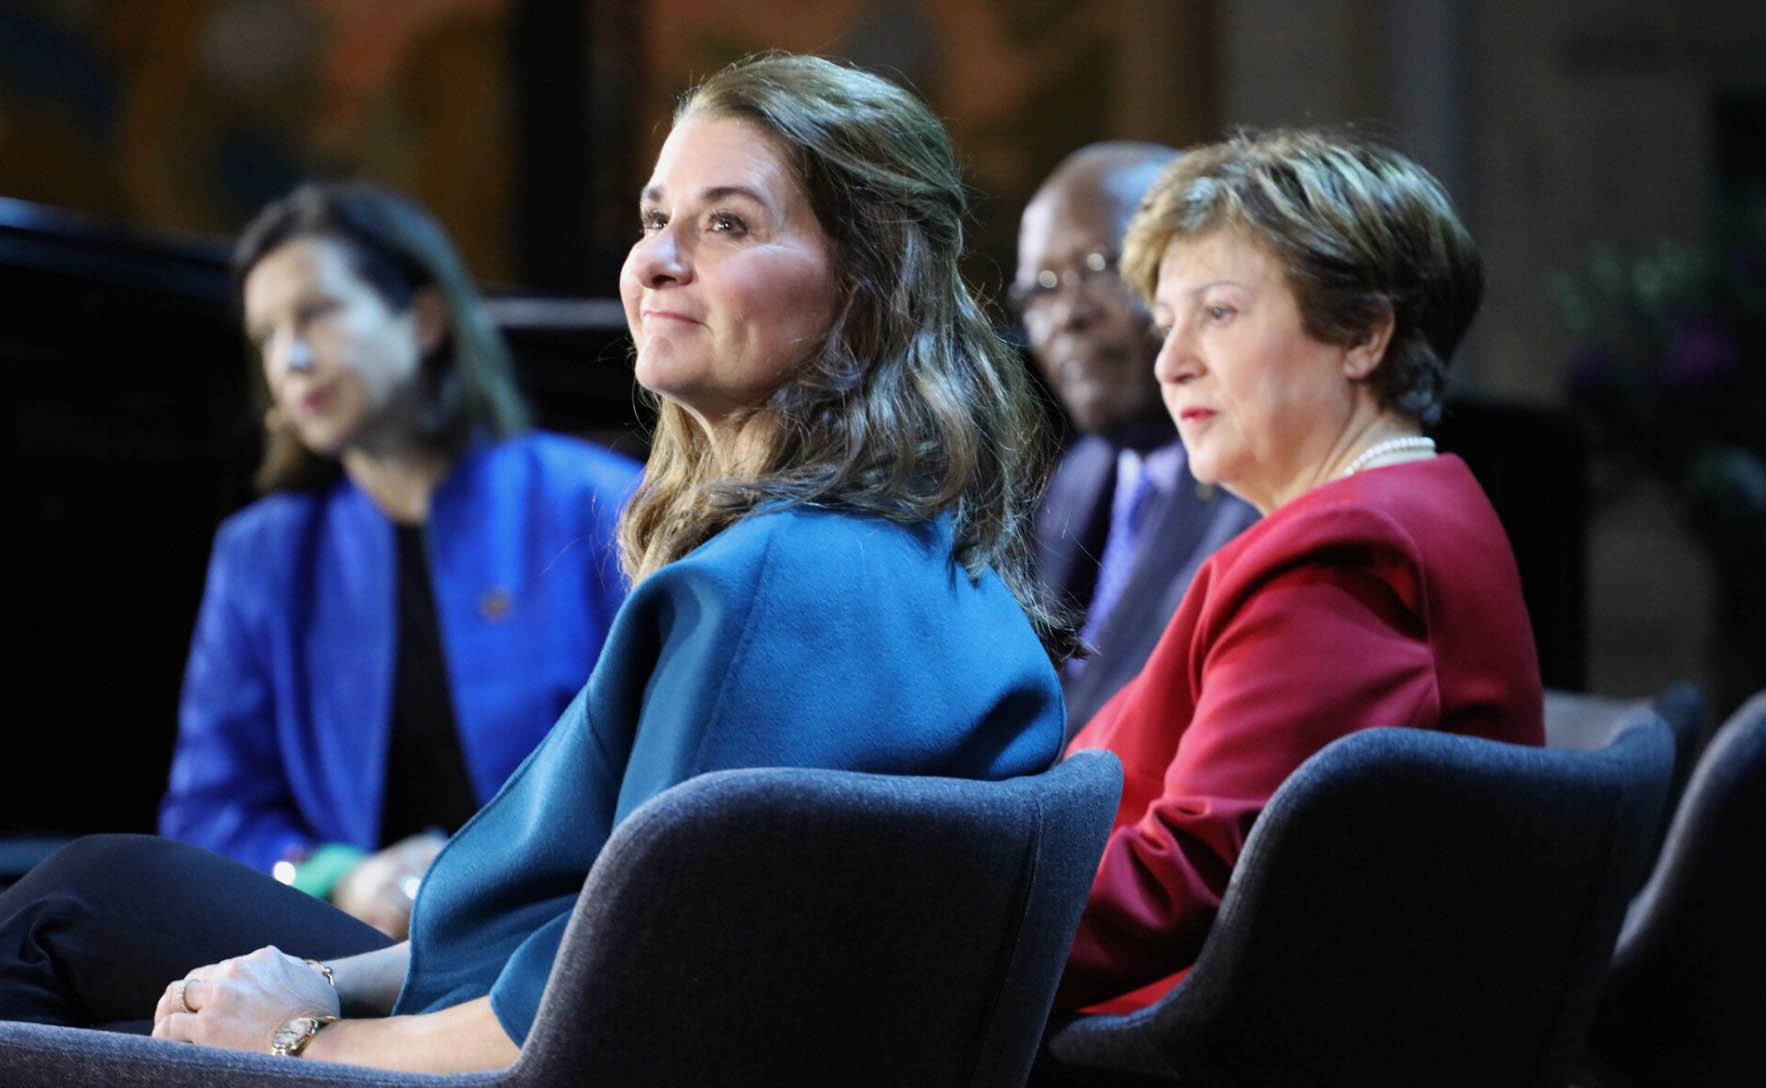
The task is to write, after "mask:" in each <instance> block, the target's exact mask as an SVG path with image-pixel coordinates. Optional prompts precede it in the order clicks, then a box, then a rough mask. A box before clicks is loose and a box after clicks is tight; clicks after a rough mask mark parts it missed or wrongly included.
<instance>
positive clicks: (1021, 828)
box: [509, 753, 1121, 1086]
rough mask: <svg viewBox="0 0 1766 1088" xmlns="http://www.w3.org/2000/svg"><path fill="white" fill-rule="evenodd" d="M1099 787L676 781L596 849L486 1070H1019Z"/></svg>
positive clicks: (733, 1079) (1090, 858) (820, 1080)
mask: <svg viewBox="0 0 1766 1088" xmlns="http://www.w3.org/2000/svg"><path fill="white" fill-rule="evenodd" d="M1120 783H1121V770H1120V766H1119V765H1118V763H1117V762H1116V759H1115V757H1114V756H1111V755H1109V754H1107V753H1096V754H1092V753H1083V754H1081V755H1078V756H1075V758H1073V759H1070V760H1067V761H1066V762H1064V763H1062V764H1060V765H1058V766H1057V767H1055V768H1054V769H1053V770H1051V771H1048V772H1046V773H1044V774H1041V775H1036V776H1030V777H1026V778H1020V779H1015V780H1011V781H1005V782H974V781H960V780H954V779H936V778H905V777H890V776H883V775H868V774H856V773H850V772H839V771H827V770H805V769H766V770H740V771H727V772H718V773H714V774H709V775H704V776H701V777H699V778H696V779H693V780H691V781H688V782H686V783H683V784H681V785H679V786H676V787H674V788H673V789H670V790H668V791H666V792H665V793H664V794H662V795H660V796H658V797H656V798H654V799H652V800H651V801H650V802H648V803H647V804H645V805H644V806H642V807H641V808H640V809H638V810H637V811H636V812H634V813H633V814H632V815H631V816H630V817H628V818H627V819H626V821H625V822H624V823H623V824H621V825H620V827H619V828H618V829H617V830H616V832H615V833H614V835H613V836H612V837H611V838H610V839H609V841H608V843H607V845H606V847H605V848H604V849H603V850H602V852H601V855H600V857H599V858H598V859H597V861H596V863H595V866H594V868H593V869H592V870H591V872H590V874H589V878H588V881H587V883H586V884H585V886H584V888H583V892H582V895H581V897H580V899H579V901H578V905H577V908H576V912H575V914H574V915H573V916H572V919H571V922H570V925H569V928H568V929H567V931H566V934H565V938H564V944H563V947H562V949H561V950H560V953H559V956H558V959H557V961H556V962H555V963H554V965H553V970H552V975H551V979H550V981H549V983H548V987H547V991H546V995H545V997H544V999H543V1001H542V1003H541V1008H540V1012H539V1015H538V1018H537V1019H536V1021H535V1024H534V1027H533V1031H532V1033H531V1034H530V1035H529V1037H528V1040H527V1044H526V1045H525V1046H524V1047H523V1051H522V1056H521V1059H520V1060H519V1062H518V1063H517V1065H516V1066H515V1067H513V1068H512V1069H511V1070H510V1074H511V1076H510V1078H509V1083H515V1084H536V1085H537V1084H546V1085H551V1084H575V1083H600V1084H695V1085H698V1084H842V1085H864V1084H891V1085H897V1084H916V1085H1014V1086H1015V1085H1020V1084H1022V1083H1023V1082H1024V1079H1025V1077H1026V1076H1027V1075H1028V1073H1029V1070H1030V1065H1031V1062H1032V1060H1033V1058H1034V1056H1035V1053H1036V1048H1037V1044H1038V1041H1039V1039H1040V1037H1041V1034H1042V1030H1043V1027H1044V1024H1045V1021H1046V1019H1047V1016H1048V1010H1049V1006H1050V1004H1051V1002H1052V1001H1053V997H1054V989H1055V985H1056V982H1057V981H1058V979H1059V976H1060V971H1061V968H1062V965H1063V964H1064V962H1065V959H1066V951H1067V947H1068V945H1069V943H1070V942H1071V941H1072V937H1073V931H1074V929H1075V928H1076V927H1077V925H1078V921H1079V913H1080V910H1081V909H1082V908H1083V906H1084V901H1085V895H1086V892H1087V890H1088V889H1089V888H1090V886H1091V879H1092V875H1093V873H1094V871H1095V869H1096V866H1097V858H1098V855H1099V854H1100V852H1101V851H1102V849H1103V844H1104V840H1105V837H1106V835H1107V834H1108V831H1109V827H1110V821H1111V818H1112V816H1113V814H1114V812H1115V807H1116V798H1117V794H1118V792H1119V790H1120Z"/></svg>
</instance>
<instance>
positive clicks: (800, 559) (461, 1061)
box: [0, 56, 1073, 1072]
mask: <svg viewBox="0 0 1766 1088" xmlns="http://www.w3.org/2000/svg"><path fill="white" fill-rule="evenodd" d="M964 202H965V201H964V189H963V185H962V181H961V178H960V175H959V173H958V171H957V169H956V165H955V161H954V157H953V155H952V153H951V148H950V144H949V141H948V139H947V137H946V136H945V133H944V130H943V128H942V126H940V124H939V123H938V120H937V119H936V118H935V117H934V116H933V115H932V113H931V111H929V110H928V109H927V108H926V107H925V106H924V105H923V104H922V103H920V102H919V101H918V100H917V99H915V98H914V97H913V96H911V95H910V94H908V93H907V92H906V91H903V90H902V89H901V88H899V87H896V86H895V85H894V84H891V83H889V82H888V81H886V80H883V79H880V78H878V77H876V76H872V75H869V74H867V73H864V72H860V71H856V70H854V69H850V68H846V67H843V66H840V65H837V64H834V63H831V62H828V61H823V60H818V59H815V58H808V57H783V56H770V57H764V58H761V59H758V60H753V61H749V62H746V63H742V64H738V65H735V66H733V67H731V68H728V69H725V70H724V71H722V72H720V73H718V74H717V75H714V76H713V77H711V79H710V80H708V81H707V82H706V83H705V84H703V85H701V87H700V88H699V89H698V90H696V91H695V92H693V93H692V94H691V95H689V96H688V98H687V99H686V100H685V101H684V102H683V104H682V106H681V108H680V110H679V111H678V112H677V115H676V121H675V125H674V128H673V130H672V132H671V134H670V135H669V137H668V140H667V142H666V143H665V144H664V145H663V149H662V153H661V155H660V157H659V158H658V160H657V163H656V167H655V170H654V172H653V173H652V175H651V177H650V180H649V182H648V184H647V185H646V186H645V188H644V191H643V195H642V199H641V200H640V203H639V222H640V227H641V233H640V235H639V238H638V240H637V242H636V243H635V244H634V246H633V247H632V251H631V254H630V256H629V257H628V258H627V260H626V264H625V268H624V271H623V273H622V276H621V282H620V286H621V294H622V297H623V299H624V302H625V308H626V316H627V320H628V322H629V323H630V325H631V329H632V335H633V339H634V341H635V344H636V358H635V362H636V368H637V376H638V379H639V380H640V381H641V382H642V383H643V384H644V385H645V386H646V387H647V388H649V389H650V390H652V391H654V392H655V394H656V395H657V396H658V398H659V399H660V402H661V403H660V419H659V422H658V425H657V430H656V437H655V443H654V448H653V452H652V455H651V459H650V461H649V463H648V464H647V466H646V468H645V475H644V480H643V483H642V485H641V486H640V488H639V491H638V493H637V496H636V497H635V498H634V499H633V500H632V503H631V504H630V505H629V506H628V507H627V508H626V511H625V513H624V515H623V516H622V520H621V526H620V538H621V544H622V549H621V550H622V562H623V565H624V567H625V569H626V570H627V572H628V573H630V574H631V576H632V578H633V580H634V587H633V590H632V592H631V595H630V596H629V597H628V598H627V600H626V603H625V605H624V606H623V607H622V608H621V609H620V612H619V615H618V617H617V618H616V619H615V620H614V623H613V628H612V630H611V632H610V633H609V634H608V638H607V646H606V648H605V650H604V651H603V652H602V655H601V659H600V661H599V662H597V664H596V666H595V670H594V672H593V674H592V675H591V676H590V677H589V682H588V684H587V685H586V686H585V687H584V688H583V690H582V692H581V693H580V694H579V695H578V696H577V698H576V700H575V702H573V703H572V704H571V706H570V707H569V708H568V709H567V710H566V711H565V712H564V714H563V716H562V717H561V718H560V719H559V721H558V724H557V725H556V726H555V727H554V728H553V730H552V732H551V734H550V735H549V736H548V737H547V738H546V740H545V742H544V743H542V744H541V745H540V747H539V748H538V749H537V750H536V751H535V752H534V754H533V755H532V756H531V757H529V758H528V760H527V761H526V762H525V763H524V764H522V766H521V768H520V769H518V770H517V771H516V772H515V774H514V776H513V777H511V778H510V780H509V782H508V783H507V784H506V785H505V786H504V787H503V789H502V791H501V792H499V793H498V794H497V796H496V797H495V798H493V799H492V800H491V802H490V803H489V804H488V805H486V806H485V808H484V809H483V810H482V811H481V812H479V813H478V815H476V816H475V817H473V818H472V820H471V821H470V822H469V823H468V824H467V825H466V826H465V827H464V828H462V829H461V830H460V832H459V833H458V834H457V835H455V836H454V838H453V839H452V840H450V842H449V843H448V845H447V847H446V848H444V849H443V850H442V852H441V854H440V855H439V856H438V857H437V858H436V860H435V864H434V866H433V867H432V868H431V870H430V873H429V876H428V877H427V878H426V879H425V880H424V881H423V885H422V889H421V890H420V891H419V892H418V895H417V903H416V907H415V909H414V911H413V913H412V916H411V938H410V940H409V941H406V942H402V943H398V944H389V943H387V942H386V941H385V939H384V938H380V937H378V936H377V935H375V934H373V933H372V932H367V933H364V932H362V930H363V929H364V927H361V926H359V925H358V924H357V923H355V922H354V921H353V920H351V919H349V918H346V917H343V916H341V915H339V914H338V913H337V912H335V911H331V910H329V909H328V908H326V907H325V906H324V905H322V904H319V903H317V902H315V901H313V900H311V899H300V898H299V897H295V896H292V893H287V889H283V888H280V887H279V886H277V885H276V884H275V883H274V882H273V881H267V880H264V879H262V878H259V877H257V876H256V875H255V874H253V873H250V872H249V871H247V870H243V869H240V868H239V867H237V866H231V865H226V864H224V863H222V862H221V861H220V860H219V859H215V858H213V857H212V855H205V854H202V853H201V852H199V851H189V850H187V849H183V848H180V847H179V844H175V843H164V842H160V841H157V840H148V841H147V842H146V843H143V841H142V840H139V839H134V840H131V839H127V838H121V839H119V838H117V837H108V838H98V839H95V840H83V841H82V842H81V843H78V844H75V845H74V846H71V847H68V848H67V849H64V850H63V851H61V852H60V853H59V854H57V855H55V856H54V857H52V858H50V859H49V860H47V861H45V862H44V863H43V864H42V865H41V866H39V867H38V868H37V870H35V871H33V872H32V873H31V874H29V875H27V876H26V877H25V879H24V880H23V881H21V882H20V883H19V884H17V885H15V886H14V887H13V888H12V889H11V890H9V891H8V892H6V893H5V894H4V895H0V1016H10V1017H14V1018H26V1019H35V1020H52V1021H57V1022H62V1023H70V1022H71V1023H92V1022H102V1021H104V1020H106V1019H112V1020H115V1019H123V1018H125V1017H126V1016H129V1015H135V1016H139V1015H142V1012H143V1011H144V1010H145V1009H148V1008H152V1009H153V1013H154V1020H155V1023H154V1026H153V1031H154V1034H155V1035H158V1036H161V1037H164V1038H168V1039H179V1040H188V1041H192V1042H198V1043H202V1044H206V1045H216V1046H227V1047H233V1048H236V1049H259V1050H261V1049H265V1048H273V1049H274V1050H275V1051H276V1052H277V1053H298V1054H304V1055H305V1056H307V1057H309V1058H313V1059H320V1060H333V1061H345V1062H354V1063H358V1064H364V1065H378V1066H385V1067H391V1068H414V1069H420V1070H430V1071H436V1072H443V1071H450V1070H460V1069H483V1068H490V1067H495V1066H499V1065H504V1064H507V1063H508V1062H510V1061H511V1060H513V1059H514V1057H515V1056H516V1054H517V1052H518V1051H517V1048H518V1047H519V1046H520V1045H521V1043H522V1042H523V1040H524V1039H525V1038H526V1037H527V1033H528V1030H529V1028H530V1027H531V1026H532V1024H533V1019H534V1013H535V1010H536V1008H537V1007H538V1004H539V1000H540V994H541V992H542V990H543V988H544V986H545V983H546V976H547V973H548V971H549V970H550V968H551V965H552V961H553V958H554V956H555V954H556V951H557V949H558V945H559V942H560V940H561V937H562V933H563V930H564V926H565V923H566V921H567V920H568V918H569V917H570V912H571V910H572V908H573V906H574V904H575V902H576V899H577V896H578V894H579V893H580V892H581V889H582V887H583V881H584V878H585V876H586V875H587V873H588V870H589V867H590V866H591V865H592V864H593V863H594V861H595V858H596V856H597V854H598V853H599V852H600V850H601V848H602V845H603V844H604V843H605V842H606V841H607V837H608V835H609V834H610V832H611V831H612V829H613V828H614V827H615V826H616V825H618V824H619V822H620V821H621V820H623V819H624V818H625V817H626V816H627V815H629V814H630V813H631V812H632V811H633V810H634V809H635V808H636V807H637V806H639V805H641V804H643V803H644V801H645V800H647V799H649V798H651V797H654V796H656V795H657V794H658V793H660V792H661V791H663V790H665V789H667V788H668V787H670V786H672V785H674V784H675V783H678V782H681V781H683V780H685V779H687V778H689V777H691V776H693V775H697V774H700V773H702V772H706V771H713V770H719V769H724V768H733V767H754V766H791V765H796V766H809V767H833V768H844V769H851V770H859V771H871V772H884V773H895V774H919V775H947V776H963V777H971V778H1000V777H1006V776H1010V775H1018V774H1026V773H1031V772H1036V771H1041V770H1043V769H1044V768H1046V767H1047V766H1048V765H1049V764H1050V763H1051V762H1052V761H1053V759H1054V757H1055V754H1056V752H1057V751H1058V750H1059V747H1060V743H1061V736H1062V729H1063V725H1064V714H1063V711H1062V702H1061V689H1060V684H1059V682H1058V681H1057V679H1056V675H1055V671H1054V667H1053V663H1052V662H1053V659H1055V658H1059V657H1061V656H1063V655H1064V654H1065V653H1066V652H1067V651H1068V650H1069V649H1070V648H1071V646H1072V643H1073V633H1072V631H1071V629H1070V627H1069V626H1068V625H1066V624H1065V623H1064V622H1062V621H1061V620H1060V619H1058V618H1056V617H1054V616H1051V615H1050V614H1049V613H1048V612H1047V611H1046V610H1045V609H1044V608H1043V607H1041V606H1040V605H1039V604H1038V602H1037V599H1036V597H1035V595H1034V591H1033V590H1032V589H1031V586H1032V584H1033V583H1032V580H1031V578H1030V577H1029V572H1028V569H1027V566H1028V565H1027V562H1026V557H1027V548H1026V536H1025V534H1026V530H1027V526H1028V524H1029V518H1030V511H1031V503H1032V500H1033V498H1034V493H1035V489H1036V482H1037V477H1038V473H1037V471H1036V466H1035V464H1034V460H1035V458H1034V457H1033V453H1034V452H1035V451H1036V450H1037V449H1038V448H1039V447H1040V446H1042V445H1043V440H1044V436H1043V433H1042V431H1041V428H1040V413H1039V411H1038V409H1037V408H1036V405H1035V402H1034V400H1033V398H1032V397H1031V395H1030V392H1029V389H1028V376H1027V374H1026V373H1025V372H1024V370H1023V368H1022V366H1021V364H1020V363H1019V362H1018V360H1017V358H1016V357H1015V356H1014V355H1013V354H1012V353H1011V352H1010V351H1009V349H1008V348H1007V347H1006V346H1005V345H1004V344H1003V343H1002V342H1001V341H1000V340H999V338H998V337H997V336H996V335H995V334H994V333H993V330H992V327H991V326H990V324H989V323H988V321H987V319H986V317H985V315H984V314H983V313H982V311H981V309H980V307H979V306H978V305H977V304H976V302H975V300H974V298H973V296H972V295H971V294H970V292H969V290H968V288H967V287H966V286H965V285H964V283H963V279H962V276H961V274H960V272H959V269H958V259H959V257H960V255H961V253H962V248H963V234H962V220H963V215H964ZM125 866H126V867H127V868H128V871H129V872H130V874H131V879H132V881H133V883H134V884H135V886H136V888H137V891H136V892H135V893H134V894H133V895H131V896H129V897H127V898H128V899H130V900H132V901H135V902H139V901H142V900H143V899H150V900H152V901H153V902H154V903H155V904H157V905H156V907H155V916H154V922H155V926H156V933H159V934H164V935H166V936H161V937H159V938H157V939H155V940H152V941H113V942H111V943H110V945H109V946H107V947H105V948H104V949H103V950H102V952H101V953H100V952H91V951H89V952H86V953H85V954H84V959H83V960H82V963H95V964H98V965H99V966H98V967H97V968H96V969H95V970H94V971H93V972H92V973H91V974H88V973H87V972H85V971H83V970H81V969H79V965H76V966H75V968H74V969H69V970H62V971H50V970H47V969H43V968H36V969H32V968H31V967H30V966H29V965H25V964H14V963H11V962H8V961H7V960H6V957H5V954H4V950H5V949H7V948H13V947H36V948H45V949H46V952H45V953H44V955H43V956H42V957H41V958H40V960H41V961H43V962H55V961H56V960H58V959H59V960H61V961H62V962H63V963H69V962H72V960H73V959H74V957H71V956H68V955H66V954H64V953H63V951H62V949H63V948H65V947H66V946H67V945H68V944H71V943H75V938H74V937H72V936H70V934H77V933H82V932H85V931H87V930H96V931H99V932H102V931H103V929H104V927H103V925H102V922H103V920H104V919H105V918H107V917H114V916H115V915H116V914H117V913H119V912H120V911H122V910H125V909H127V908H126V907H125V906H124V905H123V903H122V900H123V899H124V896H123V895H122V894H121V893H119V892H116V891H115V890H114V886H115V884H116V881H115V880H107V879H104V878H103V877H102V875H101V874H104V873H107V872H115V871H116V870H118V869H121V868H124V867H125ZM143 889H144V890H143ZM51 897H59V898H58V899H56V903H57V907H56V911H57V913H58V915H59V917H58V920H57V922H56V923H54V924H48V925H45V924H40V923H39V922H38V921H36V919H39V918H41V917H42V915H43V913H44V907H43V904H44V903H45V901H46V900H48V899H49V898H51ZM70 904H77V906H73V905H70ZM33 911H35V912H36V913H33ZM193 933H194V935H192V934H193ZM174 937H175V938H177V939H176V940H173V938H174ZM88 943H89V944H90V945H94V946H95V945H100V944H103V943H104V942H103V941H102V940H100V939H97V938H93V939H90V940H89V941H88ZM266 944H273V945H276V946H278V947H269V948H260V949H258V951H255V952H250V953H249V954H247V955H241V953H244V952H246V951H247V950H248V949H251V948H252V947H254V946H255V945H266ZM174 945H175V947H174ZM278 948H280V949H285V950H286V952H284V951H279V950H278ZM228 957H231V958H228ZM307 957H312V958H314V959H315V960H317V961H319V962H317V963H313V962H308V960H307ZM335 957H342V958H335ZM214 961H223V962H214ZM156 971H157V972H158V976H157V982H156V984H150V983H148V982H146V981H145V980H149V979H153V978H154V977H155V976H154V972H156ZM97 974H102V975H103V976H104V978H105V979H106V980H107V982H106V984H104V985H97V984H94V983H92V982H91V981H90V979H91V978H92V977H94V975H97ZM168 983H169V985H168ZM155 998H157V999H158V1005H157V1007H155V1006H154V1005H153V1001H154V999H155ZM345 1013H348V1018H347V1019H338V1018H339V1017H341V1016H343V1015H344V1014H345Z"/></svg>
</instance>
